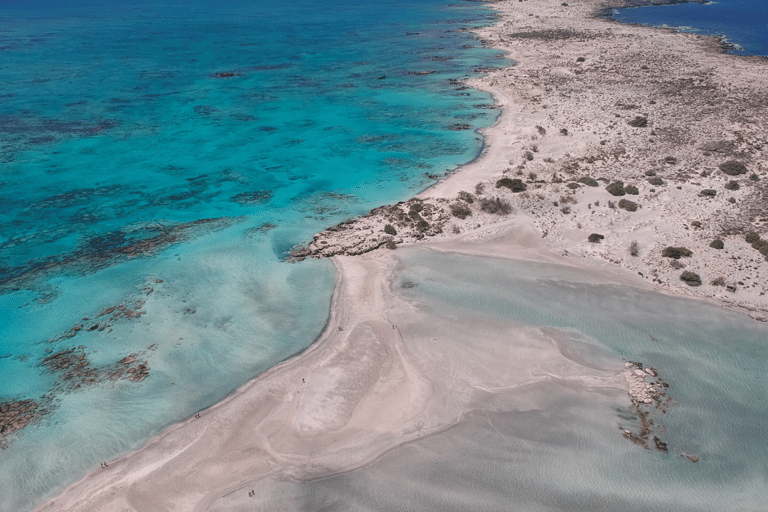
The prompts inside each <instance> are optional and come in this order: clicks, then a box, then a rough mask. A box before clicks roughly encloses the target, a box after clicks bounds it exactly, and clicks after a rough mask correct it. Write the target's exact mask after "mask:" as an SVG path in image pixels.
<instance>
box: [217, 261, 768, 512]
mask: <svg viewBox="0 0 768 512" xmlns="http://www.w3.org/2000/svg"><path fill="white" fill-rule="evenodd" d="M398 257H400V258H401V259H402V262H403V266H402V268H401V270H400V272H399V274H398V275H397V276H396V285H395V288H394V289H395V291H396V293H398V294H400V295H402V296H403V297H405V298H407V299H408V300H409V301H412V303H413V308H414V309H415V310H420V311H423V312H424V314H425V315H428V316H429V318H430V319H431V320H432V321H433V322H432V324H431V326H432V327H433V328H432V330H431V331H430V332H429V333H428V335H427V336H425V337H423V338H422V339H419V338H418V337H417V336H405V337H404V339H403V343H404V346H405V347H406V350H408V351H413V350H416V349H417V346H418V345H420V344H423V343H426V344H430V343H432V342H430V341H429V340H431V339H432V338H434V339H435V340H436V341H435V342H434V344H433V349H435V350H439V346H440V344H441V340H444V339H446V338H448V337H449V336H451V335H453V334H455V333H457V332H458V333H468V334H467V336H466V339H467V342H468V344H471V345H473V346H474V345H476V344H478V343H477V340H475V339H473V338H472V333H473V332H475V333H476V336H478V337H479V339H482V337H483V336H485V335H487V334H488V332H490V331H489V330H488V329H486V326H493V325H494V324H498V325H503V324H506V325H519V324H520V323H522V324H523V325H527V326H530V327H533V328H542V329H545V330H546V329H548V330H552V329H556V330H565V332H570V333H572V334H571V335H570V336H569V337H570V340H568V341H566V343H565V345H566V348H567V349H568V350H572V351H573V352H574V353H578V354H579V358H580V359H582V360H585V361H587V364H588V365H590V366H594V367H602V368H610V367H615V368H622V366H623V362H624V361H626V360H630V361H638V362H643V363H644V364H646V365H649V366H653V367H654V368H657V369H658V370H659V371H660V372H661V375H662V377H663V378H664V380H665V381H666V382H667V383H669V388H668V396H669V397H672V399H673V401H672V402H671V403H670V405H669V407H668V410H667V412H666V413H662V412H661V411H660V410H659V409H655V408H652V409H651V413H650V416H649V417H650V418H651V419H653V420H654V421H655V427H654V428H655V429H656V431H657V434H658V435H659V436H660V437H661V438H662V440H664V441H665V442H667V443H668V446H669V453H662V452H660V451H656V450H653V449H650V450H646V449H644V448H643V447H641V446H638V445H635V444H632V443H630V442H629V441H628V440H626V439H624V438H623V437H622V431H621V430H620V429H619V428H618V427H619V425H623V426H624V427H625V428H626V427H628V426H629V424H631V423H632V422H633V420H632V419H629V417H630V416H631V412H628V410H627V401H628V397H627V395H626V392H625V391H621V390H614V389H608V388H601V387H600V386H599V385H597V386H591V385H588V384H585V383H584V382H580V383H574V382H573V381H568V380H566V379H558V378H554V379H551V380H549V381H543V382H538V383H535V384H531V385H528V386H524V387H517V388H515V389H513V390H510V391H509V392H504V393H499V394H497V395H496V396H495V397H494V398H493V399H492V400H489V402H488V403H487V404H483V405H482V406H480V407H479V408H478V409H477V410H475V411H472V412H470V413H468V414H466V415H465V416H463V417H462V418H461V419H460V421H459V422H458V424H457V425H456V426H454V427H453V428H450V429H448V430H445V431H443V432H440V433H437V434H433V435H429V436H426V437H424V438H422V439H419V440H417V441H414V442H411V443H409V444H406V445H403V446H400V447H397V448H395V449H393V450H392V451H390V452H388V453H386V454H385V455H384V456H383V457H382V458H380V459H379V460H377V461H375V462H374V463H372V464H371V465H369V466H367V467H364V468H362V469H359V470H356V471H352V472H350V473H347V474H342V475H334V476H330V477H328V478H323V479H318V480H313V481H304V482H296V481H291V480H277V479H276V480H271V481H267V482H262V483H259V484H257V485H256V487H255V490H256V497H254V498H249V497H247V495H246V492H245V490H243V491H241V492H236V493H233V494H231V495H229V496H226V497H223V498H221V499H220V500H219V501H218V502H217V503H216V504H215V506H214V507H213V509H212V510H215V511H228V512H232V511H246V510H247V511H257V510H258V511H261V510H264V511H267V510H276V509H280V510H335V511H353V510H354V511H382V512H384V511H391V510H434V511H437V510H439V511H457V512H458V511H471V510H494V511H496V510H498V511H509V510H514V511H536V512H539V511H549V512H551V511H569V512H582V511H583V512H587V511H591V512H594V511H605V512H613V511H617V510H621V511H637V512H640V511H658V512H663V511H670V510H674V511H722V510H729V511H754V512H756V511H764V510H765V509H766V508H765V504H766V503H768V485H766V484H767V483H768V470H767V469H766V468H768V434H766V432H768V400H766V396H767V394H768V377H766V375H765V364H766V361H768V345H766V340H768V325H766V324H761V323H759V322H756V321H754V320H752V319H750V318H748V317H746V316H745V315H742V314H737V313H734V312H731V311H728V310H724V309H720V308H718V307H716V306H713V305H709V304H706V303H702V302H698V301H693V300H687V299H680V298H675V297H670V296H664V295H661V294H658V293H654V292H649V291H642V290H637V289H631V288H628V287H625V286H620V285H616V284H612V283H611V282H610V280H607V279H606V278H605V276H600V275H599V274H597V273H593V272H589V271H583V270H576V269H573V268H565V267H558V266H555V265H541V264H535V263H527V262H510V261H504V260H498V259H492V258H488V259H479V258H469V257H466V256H461V255H452V254H439V253H434V252H431V251H428V250H425V249H416V248H414V249H406V250H398ZM406 281H407V282H409V283H410V284H409V287H408V288H403V287H402V286H401V283H404V282H406ZM579 339H581V340H582V341H579ZM508 340H509V343H510V344H514V343H515V337H514V335H508ZM542 341H543V342H545V344H546V340H545V338H542ZM586 341H588V343H587V342H586ZM521 348H522V347H521ZM526 348H527V349H530V348H531V347H530V346H528V347H526ZM520 352H521V353H523V354H524V353H525V350H520ZM510 354H511V358H514V357H515V351H514V350H512V351H510ZM523 357H524V356H523ZM509 364H510V366H512V367H514V361H512V360H510V363H509ZM446 378H448V377H447V376H446ZM686 453H692V454H695V455H696V456H698V457H699V461H698V462H696V463H693V462H691V461H690V460H689V459H688V458H686V457H684V456H681V454H682V455H684V454H686ZM249 487H250V486H249Z"/></svg>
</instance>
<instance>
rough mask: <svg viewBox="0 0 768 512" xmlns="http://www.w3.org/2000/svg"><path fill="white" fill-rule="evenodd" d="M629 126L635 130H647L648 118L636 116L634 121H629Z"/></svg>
mask: <svg viewBox="0 0 768 512" xmlns="http://www.w3.org/2000/svg"><path fill="white" fill-rule="evenodd" d="M627 124H629V126H632V127H634V128H645V127H646V126H648V118H647V117H644V116H636V117H635V118H634V119H633V120H631V121H629V123H627Z"/></svg>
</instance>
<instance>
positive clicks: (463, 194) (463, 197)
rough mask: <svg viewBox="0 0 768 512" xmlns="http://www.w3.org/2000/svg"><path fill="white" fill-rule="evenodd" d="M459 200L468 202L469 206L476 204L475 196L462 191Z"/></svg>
mask: <svg viewBox="0 0 768 512" xmlns="http://www.w3.org/2000/svg"><path fill="white" fill-rule="evenodd" d="M459 199H461V200H462V201H466V202H467V203H469V204H472V203H474V202H475V198H474V196H473V195H472V194H470V193H469V192H467V191H465V190H462V191H461V192H459Z"/></svg>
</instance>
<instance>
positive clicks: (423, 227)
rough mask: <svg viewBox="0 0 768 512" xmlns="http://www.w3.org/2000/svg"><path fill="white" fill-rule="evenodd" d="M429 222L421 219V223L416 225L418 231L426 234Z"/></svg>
mask: <svg viewBox="0 0 768 512" xmlns="http://www.w3.org/2000/svg"><path fill="white" fill-rule="evenodd" d="M429 227H430V226H429V222H427V221H425V220H424V219H421V220H420V221H419V222H417V223H416V229H418V230H419V231H421V232H424V231H426V230H428V229H429Z"/></svg>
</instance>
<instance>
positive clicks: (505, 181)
mask: <svg viewBox="0 0 768 512" xmlns="http://www.w3.org/2000/svg"><path fill="white" fill-rule="evenodd" d="M500 187H506V188H508V189H509V190H511V191H512V192H515V193H517V192H525V191H526V190H527V189H528V185H526V184H525V183H523V180H521V179H518V178H512V179H510V178H501V179H500V180H499V181H497V182H496V188H500Z"/></svg>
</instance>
